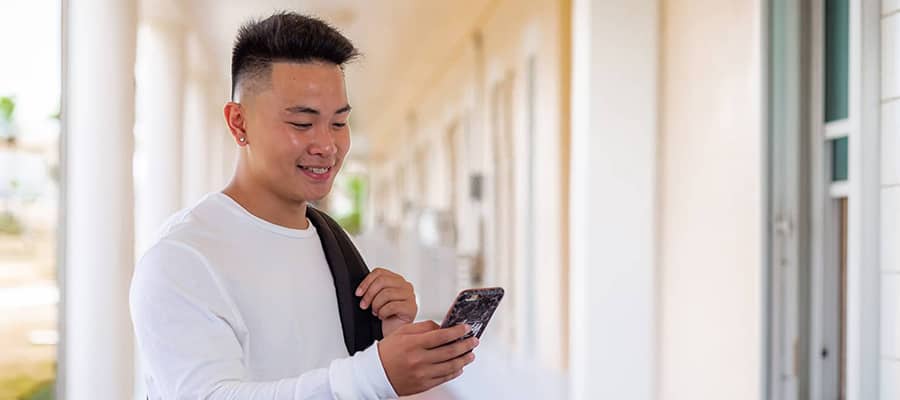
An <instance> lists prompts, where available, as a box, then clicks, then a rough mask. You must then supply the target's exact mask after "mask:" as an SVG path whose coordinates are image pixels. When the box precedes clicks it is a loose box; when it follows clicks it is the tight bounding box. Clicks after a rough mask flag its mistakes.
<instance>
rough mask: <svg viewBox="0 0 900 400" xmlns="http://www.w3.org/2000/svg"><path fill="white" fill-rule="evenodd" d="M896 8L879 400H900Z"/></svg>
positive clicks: (888, 98)
mask: <svg viewBox="0 0 900 400" xmlns="http://www.w3.org/2000/svg"><path fill="white" fill-rule="evenodd" d="M898 11H900V2H897V1H884V2H883V3H882V15H885V16H884V17H883V18H882V22H881V29H882V33H881V58H882V64H881V65H882V70H881V77H882V87H881V101H882V103H881V135H882V136H881V244H882V245H881V365H880V367H881V380H880V381H881V382H880V386H881V397H880V398H881V399H884V400H887V399H896V398H900V245H898V244H900V148H898V146H900V100H898V98H900V14H897V12H898Z"/></svg>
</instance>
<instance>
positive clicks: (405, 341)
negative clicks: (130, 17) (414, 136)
mask: <svg viewBox="0 0 900 400" xmlns="http://www.w3.org/2000/svg"><path fill="white" fill-rule="evenodd" d="M356 54H357V51H356V49H355V48H354V47H353V45H352V44H351V43H350V42H349V41H348V40H347V39H346V38H345V37H343V36H342V35H341V34H339V33H338V32H337V31H335V30H334V29H333V28H331V27H329V26H328V25H326V24H325V23H323V22H322V21H319V20H316V19H313V18H308V17H305V16H301V15H297V14H293V13H281V14H276V15H274V16H272V17H270V18H267V19H265V20H262V21H258V22H253V23H250V24H247V25H245V26H244V27H243V28H242V29H241V30H240V32H239V33H238V38H237V41H236V43H235V45H234V51H233V55H232V90H233V101H232V102H229V103H228V104H227V105H226V106H225V110H224V114H225V120H226V122H227V124H228V128H229V130H230V131H231V134H232V135H233V136H234V141H235V143H236V144H237V146H238V147H239V149H240V157H239V161H238V165H237V168H236V171H235V174H234V177H233V179H232V181H231V183H229V185H228V186H227V187H226V188H225V189H224V190H223V191H222V192H220V193H212V194H210V195H208V196H207V197H205V198H204V199H203V200H202V201H200V202H199V203H198V204H196V205H195V206H193V207H191V208H189V209H186V210H183V211H181V212H179V213H177V214H176V215H174V216H173V217H172V218H171V219H170V220H169V221H168V222H167V223H166V225H165V226H164V228H163V230H162V234H161V238H160V239H159V241H158V243H156V244H155V245H154V246H153V247H152V248H151V249H150V250H148V251H147V253H146V254H145V255H144V256H143V258H142V259H141V261H140V262H139V263H138V266H137V268H136V269H135V275H134V279H133V282H132V286H131V313H132V318H133V321H134V329H135V332H136V335H137V342H138V346H139V349H140V351H141V355H142V358H143V360H144V362H145V365H146V372H147V374H146V376H145V379H146V382H147V387H148V390H149V392H150V393H149V397H150V399H210V400H218V399H243V400H248V399H250V400H252V399H259V400H261V399H267V400H268V399H285V400H288V399H290V400H295V399H382V398H394V397H396V396H397V395H408V394H413V393H418V392H422V391H425V390H428V389H430V388H432V387H435V386H437V385H440V384H442V383H444V382H447V381H449V380H451V379H454V378H456V377H458V376H459V375H460V374H461V373H462V368H463V367H464V366H465V365H467V364H469V363H470V362H472V361H473V360H474V355H473V354H472V353H471V352H470V351H471V350H472V349H473V348H475V346H477V344H478V342H477V339H467V340H464V341H459V342H454V341H455V340H456V339H457V338H460V337H462V336H463V335H464V334H465V333H466V332H467V330H468V329H469V328H468V327H466V326H457V327H453V328H448V329H439V327H438V326H437V324H435V323H434V322H431V321H426V322H419V323H413V322H412V321H413V320H414V319H415V317H416V313H417V311H418V309H417V306H416V303H415V295H414V292H413V288H412V286H411V285H410V284H409V283H408V282H406V281H405V280H404V279H403V277H401V276H399V275H397V274H394V273H392V272H390V271H387V270H384V269H375V270H374V271H372V272H371V273H369V272H368V269H367V268H366V266H365V263H364V262H363V261H362V259H361V258H360V257H359V254H358V253H357V252H356V249H355V248H354V247H353V244H352V242H351V241H350V240H349V238H348V237H347V236H346V234H345V233H344V231H343V230H341V229H340V227H339V226H338V225H337V224H335V223H334V221H333V220H331V219H330V218H329V217H328V216H327V215H325V214H324V213H322V212H321V211H318V210H315V209H314V208H312V207H310V206H308V204H307V202H309V201H314V200H319V199H321V198H323V197H324V196H325V195H327V194H328V192H329V191H330V190H331V187H332V183H333V180H334V176H335V174H337V172H338V171H339V170H340V168H341V164H342V162H343V161H344V158H345V156H346V155H347V151H348V150H349V148H350V130H349V127H348V125H347V120H348V118H349V114H350V105H349V103H348V100H347V91H346V89H345V87H344V74H343V69H342V67H343V65H344V63H346V62H348V61H350V60H351V59H353V58H354V57H355V56H356Z"/></svg>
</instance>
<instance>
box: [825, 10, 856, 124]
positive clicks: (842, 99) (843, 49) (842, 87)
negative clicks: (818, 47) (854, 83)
mask: <svg viewBox="0 0 900 400" xmlns="http://www.w3.org/2000/svg"><path fill="white" fill-rule="evenodd" d="M849 11H850V10H849V5H848V0H825V122H831V121H837V120H841V119H844V118H847V115H848V106H847V105H848V98H849V86H850V85H849V80H850V71H849V70H850V63H849V54H850V53H849V51H850V48H849V46H850V40H849V39H850V38H849V33H850V18H849Z"/></svg>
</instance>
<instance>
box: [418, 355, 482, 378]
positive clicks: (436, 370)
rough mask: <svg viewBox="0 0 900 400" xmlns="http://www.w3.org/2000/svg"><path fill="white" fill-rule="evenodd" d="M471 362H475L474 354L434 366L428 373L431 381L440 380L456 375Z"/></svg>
mask: <svg viewBox="0 0 900 400" xmlns="http://www.w3.org/2000/svg"><path fill="white" fill-rule="evenodd" d="M473 361H475V353H469V354H466V355H464V356H462V357H457V358H455V359H453V360H450V361H446V362H443V363H440V364H434V366H433V367H432V368H430V369H429V371H428V373H429V375H430V376H431V378H432V379H440V378H442V377H446V376H448V375H453V374H456V373H457V372H459V371H460V370H462V369H463V367H465V366H466V365H469V364H471V363H472V362H473Z"/></svg>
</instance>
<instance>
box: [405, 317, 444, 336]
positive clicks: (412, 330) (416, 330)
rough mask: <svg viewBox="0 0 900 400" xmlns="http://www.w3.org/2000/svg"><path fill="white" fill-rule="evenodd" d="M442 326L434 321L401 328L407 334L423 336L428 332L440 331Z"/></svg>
mask: <svg viewBox="0 0 900 400" xmlns="http://www.w3.org/2000/svg"><path fill="white" fill-rule="evenodd" d="M440 328H441V326H440V325H438V324H437V323H436V322H434V321H432V320H427V321H421V322H416V323H414V324H409V325H406V326H404V327H402V328H400V331H402V332H403V333H406V334H413V335H416V334H423V333H426V332H431V331H434V330H437V329H440Z"/></svg>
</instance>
